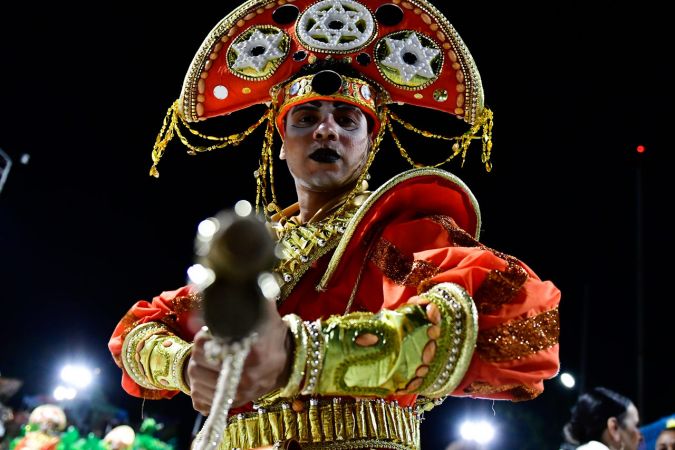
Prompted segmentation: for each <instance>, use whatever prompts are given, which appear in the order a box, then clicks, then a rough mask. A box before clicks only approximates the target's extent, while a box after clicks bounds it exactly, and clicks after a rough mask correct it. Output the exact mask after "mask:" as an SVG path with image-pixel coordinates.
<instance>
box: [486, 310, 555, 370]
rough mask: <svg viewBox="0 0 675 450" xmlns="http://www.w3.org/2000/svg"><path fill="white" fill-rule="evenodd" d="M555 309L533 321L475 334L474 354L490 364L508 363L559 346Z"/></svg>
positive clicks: (523, 321)
mask: <svg viewBox="0 0 675 450" xmlns="http://www.w3.org/2000/svg"><path fill="white" fill-rule="evenodd" d="M559 335H560V321H559V315H558V308H555V309H552V310H550V311H546V312H544V313H541V314H539V315H536V316H534V317H530V318H528V319H524V320H517V321H514V322H511V323H507V324H504V325H501V326H498V327H495V328H492V329H489V330H481V331H480V332H479V333H478V342H477V345H476V351H477V352H478V355H479V356H480V358H481V359H483V360H485V361H489V362H500V361H508V360H512V359H520V358H523V357H525V356H529V355H531V354H533V353H536V352H538V351H540V350H543V349H546V348H549V347H552V346H554V345H555V344H557V343H558V337H559Z"/></svg>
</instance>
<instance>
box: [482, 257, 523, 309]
mask: <svg viewBox="0 0 675 450" xmlns="http://www.w3.org/2000/svg"><path fill="white" fill-rule="evenodd" d="M527 278H528V275H527V272H525V269H523V267H522V266H520V265H519V264H515V263H513V262H511V261H509V262H508V266H507V267H506V270H493V271H491V272H490V273H489V275H488V277H487V279H486V280H485V281H483V283H482V284H481V285H480V287H479V288H478V290H477V291H476V293H475V294H474V300H475V301H476V306H477V307H478V311H479V312H480V313H481V314H490V313H493V312H494V311H496V310H497V309H499V307H500V306H502V305H503V304H505V303H509V302H510V301H511V300H513V298H514V297H515V296H516V294H517V293H518V291H519V290H520V288H521V287H523V285H524V284H525V282H526V281H527Z"/></svg>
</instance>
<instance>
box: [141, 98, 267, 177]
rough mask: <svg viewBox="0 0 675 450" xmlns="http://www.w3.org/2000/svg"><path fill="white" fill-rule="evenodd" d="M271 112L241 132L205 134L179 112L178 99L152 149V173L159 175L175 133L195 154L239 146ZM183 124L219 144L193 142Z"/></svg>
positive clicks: (192, 133) (202, 137)
mask: <svg viewBox="0 0 675 450" xmlns="http://www.w3.org/2000/svg"><path fill="white" fill-rule="evenodd" d="M269 117H270V114H269V112H268V111H266V112H265V114H263V116H262V117H261V118H260V119H258V121H257V122H255V123H254V124H252V125H251V126H249V127H248V128H247V129H246V130H245V131H243V132H241V133H235V134H231V135H229V136H212V135H208V134H204V133H202V132H200V131H198V130H196V129H194V128H192V127H191V126H190V124H189V123H188V122H187V121H185V119H184V118H183V117H182V116H181V115H180V113H179V112H178V100H176V101H175V102H174V103H173V104H172V105H171V107H170V108H169V110H168V111H167V114H166V116H165V117H164V121H163V123H162V128H161V129H160V131H159V134H158V135H157V138H156V139H155V145H154V147H153V149H152V161H153V164H152V167H151V168H150V175H152V176H153V177H155V178H158V177H159V172H158V170H157V165H158V164H159V160H160V159H161V158H162V156H163V155H164V151H165V150H166V147H167V145H168V144H169V142H170V141H171V140H172V139H173V137H174V135H176V136H178V139H179V140H180V141H181V143H182V144H183V145H184V146H185V147H187V148H188V154H190V155H195V154H196V153H202V152H209V151H212V150H216V149H220V148H224V147H227V146H237V145H239V144H241V142H242V141H243V140H244V139H246V138H247V137H248V136H249V135H250V134H251V133H253V132H254V131H255V130H256V129H257V128H258V127H259V126H260V125H261V124H262V123H263V122H264V121H265V120H267V119H269ZM179 124H180V125H182V126H183V128H185V129H186V130H188V131H189V132H190V134H191V135H193V136H196V137H198V138H200V139H203V140H206V141H215V142H217V144H213V145H209V146H200V145H196V144H193V143H191V142H190V141H189V140H188V138H187V137H186V136H185V135H184V134H183V132H182V131H181V128H180V125H179Z"/></svg>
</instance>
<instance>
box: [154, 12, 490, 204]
mask: <svg viewBox="0 0 675 450" xmlns="http://www.w3.org/2000/svg"><path fill="white" fill-rule="evenodd" d="M322 61H323V62H326V61H329V62H334V63H342V65H344V66H348V67H349V68H350V69H351V70H352V71H353V72H354V73H355V74H356V76H347V75H344V74H340V73H337V72H336V71H333V70H323V71H319V72H318V73H310V74H306V75H303V74H302V73H303V72H302V70H303V68H306V66H308V65H313V64H316V63H317V62H319V63H320V62H322ZM320 99H331V100H340V101H343V102H347V103H351V104H354V105H357V106H359V107H360V108H361V109H362V110H363V111H364V112H365V113H366V114H367V115H369V116H370V117H371V118H372V119H373V123H374V127H373V132H374V136H375V138H374V140H373V150H375V151H372V152H371V154H372V155H374V154H375V153H376V150H377V148H378V146H379V144H380V142H381V140H382V137H383V135H384V133H385V131H389V133H390V134H391V137H392V139H393V141H394V143H395V144H396V146H397V147H398V149H399V151H400V152H401V155H402V156H403V157H404V158H405V159H406V160H407V161H408V162H409V163H410V164H411V165H413V166H416V167H419V166H420V164H418V163H416V162H415V161H413V160H412V158H411V157H410V156H409V154H408V153H407V151H406V150H405V148H404V147H403V145H402V143H401V141H400V140H399V138H398V136H397V135H396V133H395V131H394V128H393V123H394V122H397V123H399V124H400V125H402V126H403V127H405V128H406V129H408V130H410V131H414V132H417V133H419V134H421V135H422V136H424V137H428V138H435V139H443V140H447V141H450V142H451V144H450V152H449V156H447V157H444V159H443V161H442V162H440V163H439V164H435V165H434V166H439V165H441V164H443V163H445V162H447V161H448V160H450V159H452V158H454V157H456V156H457V155H461V157H462V159H463V158H464V157H465V156H466V152H467V150H468V148H469V145H470V144H471V142H472V140H474V139H481V141H482V162H483V163H484V164H485V167H486V169H487V170H488V171H489V170H490V168H491V166H490V152H491V149H492V141H491V132H492V112H491V111H490V110H489V109H487V108H485V106H484V103H483V88H482V85H481V79H480V75H479V73H478V70H477V69H476V65H475V63H474V60H473V58H472V57H471V54H470V53H469V50H468V49H467V48H466V46H465V45H464V42H463V41H462V39H461V38H460V37H459V35H458V34H457V32H456V31H455V29H454V28H453V26H452V25H451V24H450V23H449V22H448V20H447V19H446V18H445V17H444V16H443V15H442V14H441V13H440V12H439V11H438V10H437V9H436V8H435V7H434V6H433V5H432V4H430V3H429V2H428V1H426V0H407V1H402V0H318V1H317V0H248V1H246V2H245V3H243V4H242V5H241V6H239V7H238V8H236V9H235V10H234V11H232V12H231V13H230V14H228V15H227V16H226V17H225V18H224V19H222V20H221V21H220V22H219V23H218V24H217V25H216V26H215V28H213V30H211V32H210V33H209V34H208V36H207V37H206V39H205V40H204V42H203V43H202V45H201V47H200V48H199V51H198V52H197V54H196V55H195V57H194V59H193V61H192V64H191V65H190V69H189V71H188V73H187V75H186V77H185V81H184V83H183V89H182V91H181V95H180V98H179V99H178V100H177V101H176V102H174V104H173V105H172V106H171V108H169V111H168V113H167V117H166V118H165V121H164V124H163V127H162V130H161V131H160V133H159V136H158V137H157V141H156V143H155V147H154V149H153V153H152V158H153V162H154V164H153V166H152V168H151V171H150V173H151V174H152V175H153V176H158V175H159V174H158V172H157V168H156V166H157V163H158V162H159V160H160V158H161V157H162V154H163V152H164V150H165V148H166V145H167V144H168V142H169V141H170V140H171V139H172V138H173V136H174V134H175V135H177V136H178V137H179V139H180V140H181V142H182V143H183V144H184V145H186V146H187V147H188V149H189V152H190V153H197V152H204V151H210V150H214V149H218V148H222V147H226V146H228V145H237V144H239V143H241V142H242V141H243V140H244V139H245V138H246V137H247V136H248V135H250V134H251V133H252V132H253V131H254V130H255V129H256V128H258V127H259V126H260V125H262V123H263V122H265V121H267V129H266V133H265V142H264V144H263V149H262V157H261V160H260V167H259V169H258V171H256V176H257V177H258V199H257V203H258V206H264V207H265V209H266V210H267V211H268V212H270V213H271V212H278V211H279V209H278V207H277V206H276V196H275V193H274V187H273V182H272V181H273V180H272V168H271V164H272V160H273V158H272V144H273V139H274V128H275V126H276V127H277V129H278V130H279V132H280V133H282V134H283V122H282V121H283V117H284V115H285V114H286V112H287V111H288V110H289V109H290V108H291V107H292V106H293V105H297V104H299V103H304V102H308V101H311V100H320ZM392 103H397V104H407V105H413V106H418V107H423V108H431V109H435V110H439V111H442V112H445V113H448V114H450V115H452V116H455V117H457V118H459V119H461V120H463V121H464V122H466V123H467V124H468V125H469V128H468V130H467V131H466V132H464V133H463V134H460V135H458V136H443V135H439V134H435V133H431V132H428V131H423V130H420V129H419V128H417V127H416V126H414V125H413V124H411V123H408V122H406V121H404V120H403V119H402V118H401V117H399V116H398V115H396V114H395V113H394V112H393V111H392V110H391V109H389V108H388V107H387V105H388V104H392ZM256 104H267V105H268V106H269V107H268V109H267V110H266V111H265V113H264V114H263V116H262V117H261V118H260V119H259V120H258V121H257V122H256V123H254V124H253V125H251V126H250V127H249V128H248V129H246V130H242V131H240V132H238V133H235V134H232V135H229V136H222V137H217V136H211V135H206V134H204V133H201V132H200V131H198V130H197V129H196V128H195V127H194V125H193V123H195V122H199V121H203V120H206V119H209V118H213V117H218V116H223V115H228V114H230V113H233V112H236V111H240V110H242V109H245V108H248V107H250V106H252V105H256ZM196 142H201V144H197V143H196ZM371 161H372V157H371ZM364 172H365V171H364ZM268 191H269V192H270V193H271V195H272V199H271V201H270V200H268V199H267V193H268Z"/></svg>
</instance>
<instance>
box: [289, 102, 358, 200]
mask: <svg viewBox="0 0 675 450" xmlns="http://www.w3.org/2000/svg"><path fill="white" fill-rule="evenodd" d="M285 127H286V135H285V138H284V145H283V147H282V149H281V154H280V157H281V159H285V160H286V163H287V164H288V169H289V170H290V172H291V175H293V178H294V179H295V183H296V185H298V186H300V187H302V188H303V189H306V190H309V191H314V192H331V191H337V190H340V189H341V188H344V187H346V186H348V185H349V184H350V183H352V182H354V181H355V180H356V179H357V178H358V176H359V175H360V174H361V171H362V170H363V168H364V165H365V162H366V160H367V159H368V149H369V148H370V142H371V139H370V133H369V132H368V122H367V120H366V116H365V114H364V113H363V111H361V110H360V109H359V108H357V107H355V106H352V105H349V104H347V103H343V102H330V101H324V100H320V101H313V102H309V103H304V104H301V105H297V106H294V107H293V108H292V109H291V110H290V112H289V113H288V115H287V116H286V125H285Z"/></svg>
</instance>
